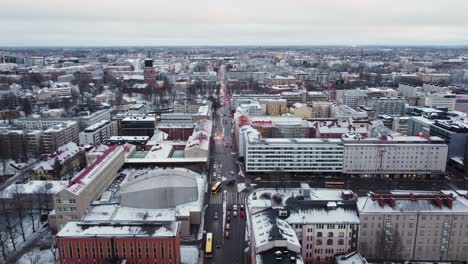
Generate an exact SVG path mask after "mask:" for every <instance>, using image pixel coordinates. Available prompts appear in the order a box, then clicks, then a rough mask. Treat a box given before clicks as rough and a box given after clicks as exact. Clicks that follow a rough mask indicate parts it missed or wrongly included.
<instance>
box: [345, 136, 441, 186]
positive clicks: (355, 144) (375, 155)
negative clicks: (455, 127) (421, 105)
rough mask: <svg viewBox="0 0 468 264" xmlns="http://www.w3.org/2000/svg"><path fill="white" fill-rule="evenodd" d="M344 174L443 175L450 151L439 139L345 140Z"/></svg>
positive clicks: (350, 137) (386, 138) (353, 137)
mask: <svg viewBox="0 0 468 264" xmlns="http://www.w3.org/2000/svg"><path fill="white" fill-rule="evenodd" d="M343 142H344V158H343V173H345V174H361V175H372V174H392V175H396V176H401V177H403V176H405V175H406V176H408V175H410V174H435V175H438V174H441V173H443V172H445V167H446V161H447V153H448V147H447V145H446V144H445V143H444V141H443V140H442V139H441V138H439V137H430V138H424V137H416V136H413V137H403V136H400V137H381V138H361V137H359V136H348V137H343Z"/></svg>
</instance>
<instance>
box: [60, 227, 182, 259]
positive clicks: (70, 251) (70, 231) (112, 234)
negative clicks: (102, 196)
mask: <svg viewBox="0 0 468 264" xmlns="http://www.w3.org/2000/svg"><path fill="white" fill-rule="evenodd" d="M179 227H180V225H179V222H164V223H134V224H133V223H85V222H70V223H68V224H67V225H66V226H65V227H64V228H63V229H62V230H61V231H60V232H59V233H58V234H57V249H58V255H59V263H61V264H71V263H83V264H86V263H90V264H91V263H104V262H106V261H116V263H119V261H124V260H125V261H126V262H125V263H129V264H132V263H135V264H137V263H138V264H139V263H164V264H179V263H180V237H179Z"/></svg>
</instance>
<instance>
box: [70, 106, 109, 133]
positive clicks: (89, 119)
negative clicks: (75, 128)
mask: <svg viewBox="0 0 468 264" xmlns="http://www.w3.org/2000/svg"><path fill="white" fill-rule="evenodd" d="M110 113H111V109H103V110H99V111H96V112H94V113H87V112H86V113H85V114H82V115H80V116H79V117H78V121H79V123H80V131H83V130H84V129H85V128H87V127H89V126H91V125H94V124H96V123H98V122H100V121H102V120H110V119H111V114H110Z"/></svg>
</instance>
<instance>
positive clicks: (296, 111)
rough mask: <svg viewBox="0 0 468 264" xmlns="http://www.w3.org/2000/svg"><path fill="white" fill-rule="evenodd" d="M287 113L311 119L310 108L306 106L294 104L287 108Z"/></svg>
mask: <svg viewBox="0 0 468 264" xmlns="http://www.w3.org/2000/svg"><path fill="white" fill-rule="evenodd" d="M289 112H290V113H291V114H293V115H294V116H298V117H302V118H311V117H312V108H310V107H309V106H308V105H306V104H302V103H295V104H293V105H292V106H291V107H290V108H289Z"/></svg>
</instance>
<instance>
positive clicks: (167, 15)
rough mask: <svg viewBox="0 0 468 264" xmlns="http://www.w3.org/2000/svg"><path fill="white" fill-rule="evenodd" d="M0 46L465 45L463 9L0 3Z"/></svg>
mask: <svg viewBox="0 0 468 264" xmlns="http://www.w3.org/2000/svg"><path fill="white" fill-rule="evenodd" d="M2 7H3V10H4V13H3V14H2V18H0V33H1V34H2V35H3V36H9V37H8V38H2V40H0V46H77V45H78V46H79V45H85V46H109V45H110V46H134V45H151V46H153V45H154V46H172V45H175V46H192V45H194V46H200V45H202V46H205V45H209V46H212V45H255V46H257V45H260V46H269V45H273V46H274V45H465V44H466V43H468V36H466V34H464V33H465V32H464V31H465V29H466V28H467V26H468V21H466V19H464V14H463V11H464V10H466V9H467V8H468V3H467V2H465V1H460V0H455V1H451V2H450V4H447V3H445V2H442V1H435V2H433V3H432V4H428V3H427V1H421V0H416V1H411V2H406V1H402V0H397V1H388V0H382V1H370V0H359V1H353V2H352V3H350V2H349V1H341V0H332V1H327V2H326V3H322V2H314V1H294V2H293V3H288V4H284V3H283V2H280V1H276V0H275V1H263V0H262V1H255V2H249V1H246V0H241V1H237V2H236V3H232V4H230V5H228V4H227V3H226V2H223V1H221V2H220V1H211V0H202V1H197V2H196V3H195V2H194V3H192V2H184V3H177V2H176V3H170V5H169V4H168V3H166V2H165V1H146V0H137V1H132V2H123V1H113V2H108V1H101V2H98V3H94V2H91V1H89V0H85V1H82V2H81V3H80V5H71V4H69V3H66V2H57V1H53V0H46V1H41V3H40V4H39V3H36V2H33V1H28V0H24V1H14V2H13V1H11V2H6V3H2Z"/></svg>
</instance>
